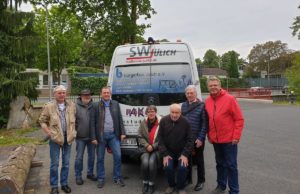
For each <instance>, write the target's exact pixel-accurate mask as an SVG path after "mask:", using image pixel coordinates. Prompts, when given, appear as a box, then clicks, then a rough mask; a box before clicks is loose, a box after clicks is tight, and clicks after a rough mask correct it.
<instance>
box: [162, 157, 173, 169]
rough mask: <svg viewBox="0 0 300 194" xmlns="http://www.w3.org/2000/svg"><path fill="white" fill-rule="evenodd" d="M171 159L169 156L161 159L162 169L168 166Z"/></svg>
mask: <svg viewBox="0 0 300 194" xmlns="http://www.w3.org/2000/svg"><path fill="white" fill-rule="evenodd" d="M172 159H173V158H172V157H171V156H165V157H164V159H163V165H164V167H166V166H168V164H169V160H172Z"/></svg>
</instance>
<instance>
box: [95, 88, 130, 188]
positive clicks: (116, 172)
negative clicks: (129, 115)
mask: <svg viewBox="0 0 300 194" xmlns="http://www.w3.org/2000/svg"><path fill="white" fill-rule="evenodd" d="M93 110H94V111H92V113H93V114H92V116H91V128H92V136H91V138H92V143H94V144H97V178H98V188H102V187H103V186H104V181H105V169H104V154H105V147H106V145H108V146H109V147H110V148H111V150H112V154H113V159H114V167H113V168H114V169H113V181H114V183H116V184H117V185H119V186H121V187H123V186H125V184H124V182H123V179H122V176H121V148H120V142H121V141H122V140H123V139H124V138H125V137H126V136H125V130H124V124H123V119H122V115H121V110H120V105H119V103H118V102H117V101H115V100H111V89H110V87H103V88H102V89H101V99H100V101H99V102H98V103H94V105H93Z"/></svg>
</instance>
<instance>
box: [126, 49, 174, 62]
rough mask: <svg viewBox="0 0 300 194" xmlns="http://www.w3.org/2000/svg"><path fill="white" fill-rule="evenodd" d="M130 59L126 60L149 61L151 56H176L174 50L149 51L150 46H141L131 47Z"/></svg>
mask: <svg viewBox="0 0 300 194" xmlns="http://www.w3.org/2000/svg"><path fill="white" fill-rule="evenodd" d="M130 53H131V54H130V57H128V58H127V60H134V59H151V58H152V57H153V56H174V55H176V50H161V49H151V46H150V45H149V46H141V47H135V46H134V47H131V48H130Z"/></svg>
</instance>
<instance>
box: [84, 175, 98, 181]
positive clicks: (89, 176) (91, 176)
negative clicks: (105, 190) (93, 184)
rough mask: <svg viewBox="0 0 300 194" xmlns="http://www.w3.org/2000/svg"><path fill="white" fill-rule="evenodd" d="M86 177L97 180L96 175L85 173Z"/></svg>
mask: <svg viewBox="0 0 300 194" xmlns="http://www.w3.org/2000/svg"><path fill="white" fill-rule="evenodd" d="M86 178H88V179H90V180H92V181H97V177H96V176H95V175H93V174H92V175H87V176H86Z"/></svg>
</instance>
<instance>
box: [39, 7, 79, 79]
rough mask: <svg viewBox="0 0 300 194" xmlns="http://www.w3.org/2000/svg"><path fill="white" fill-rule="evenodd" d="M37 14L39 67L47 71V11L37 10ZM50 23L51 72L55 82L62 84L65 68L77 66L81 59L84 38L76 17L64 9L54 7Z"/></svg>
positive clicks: (49, 18) (50, 12)
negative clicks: (62, 74) (61, 77)
mask: <svg viewBox="0 0 300 194" xmlns="http://www.w3.org/2000/svg"><path fill="white" fill-rule="evenodd" d="M35 12H36V20H35V23H34V29H35V31H36V33H37V34H38V35H39V36H40V38H41V41H40V44H39V53H38V55H37V66H38V67H39V68H40V69H43V70H46V69H47V68H48V63H47V60H48V55H47V44H46V43H47V41H46V40H47V37H46V24H45V21H46V10H44V9H42V8H39V9H37V8H35ZM48 21H49V45H50V64H51V72H52V73H53V78H54V80H57V82H58V84H60V75H61V72H62V70H63V68H67V67H68V66H70V65H72V64H75V63H76V62H77V61H78V59H79V56H80V52H81V46H82V42H83V36H82V33H81V31H80V29H79V27H78V26H79V22H78V21H77V19H76V17H75V16H74V15H73V14H72V13H71V12H69V11H68V10H66V9H64V8H63V7H58V6H52V7H51V9H50V10H49V14H48Z"/></svg>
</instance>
